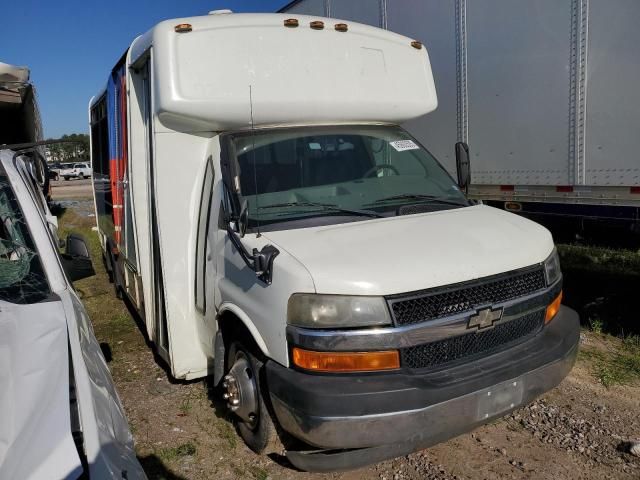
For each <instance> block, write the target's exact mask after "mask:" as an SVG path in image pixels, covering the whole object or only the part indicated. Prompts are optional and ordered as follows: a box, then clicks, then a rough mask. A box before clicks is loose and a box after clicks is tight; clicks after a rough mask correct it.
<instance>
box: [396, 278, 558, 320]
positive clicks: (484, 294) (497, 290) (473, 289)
mask: <svg viewBox="0 0 640 480" xmlns="http://www.w3.org/2000/svg"><path fill="white" fill-rule="evenodd" d="M545 286H546V285H545V278H544V270H543V268H542V266H536V267H533V268H528V269H525V270H515V271H512V272H507V273H504V274H500V275H496V276H493V277H487V278H483V279H479V280H473V281H470V282H463V283H458V284H454V285H449V286H446V287H441V288H440V287H439V288H435V289H431V290H424V291H421V292H414V293H410V294H403V295H394V296H392V297H388V298H387V301H388V302H389V306H390V308H391V312H392V314H393V318H394V321H395V324H396V326H404V325H411V324H414V323H419V322H424V321H428V320H434V319H437V318H441V317H446V316H450V315H455V314H458V313H463V312H466V311H472V310H474V309H476V308H481V307H486V306H488V305H495V304H497V303H501V302H506V301H509V300H514V299H516V298H518V297H524V296H527V295H530V294H532V293H535V292H537V291H539V290H542V289H544V288H545Z"/></svg>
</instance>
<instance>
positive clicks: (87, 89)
mask: <svg viewBox="0 0 640 480" xmlns="http://www.w3.org/2000/svg"><path fill="white" fill-rule="evenodd" d="M287 3H289V2H288V1H287V0H208V1H203V0H173V1H172V0H106V1H105V0H63V1H52V0H40V1H36V0H19V1H2V4H3V5H2V18H3V22H2V28H1V29H0V45H2V47H1V48H0V62H5V63H11V64H14V65H27V66H28V67H30V68H31V80H32V82H33V83H34V84H35V85H36V89H37V91H38V98H39V102H40V111H41V114H42V119H43V123H44V131H45V136H46V137H47V138H49V137H59V136H61V135H62V134H64V133H87V132H88V127H87V105H88V103H89V99H90V98H91V96H92V95H94V94H95V93H96V92H97V91H98V90H99V89H100V88H102V86H103V85H104V84H105V83H106V80H107V75H108V73H109V70H110V69H111V67H112V66H113V65H114V63H115V62H116V61H117V60H118V58H119V57H120V56H121V55H122V53H123V52H124V51H125V49H126V48H127V47H128V46H129V44H130V43H131V41H132V40H133V39H134V38H135V37H136V36H137V35H139V34H141V33H144V32H145V31H147V30H148V29H149V28H150V27H152V26H153V25H154V24H156V23H158V22H159V21H160V20H164V19H166V18H174V17H185V16H192V15H203V14H206V13H207V12H209V11H210V10H216V9H220V8H230V9H231V10H233V11H234V12H274V11H276V10H277V9H278V8H280V7H282V6H283V5H286V4H287Z"/></svg>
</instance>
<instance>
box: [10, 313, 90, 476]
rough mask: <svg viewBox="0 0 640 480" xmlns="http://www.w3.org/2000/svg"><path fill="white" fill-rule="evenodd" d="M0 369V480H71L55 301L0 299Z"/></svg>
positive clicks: (76, 463)
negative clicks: (59, 479) (7, 479)
mask: <svg viewBox="0 0 640 480" xmlns="http://www.w3.org/2000/svg"><path fill="white" fill-rule="evenodd" d="M0 365H1V366H2V368H0V478H21V479H29V480H38V479H48V478H77V477H78V476H79V475H80V473H82V465H81V463H80V457H79V456H78V451H77V450H76V446H75V443H74V441H73V436H72V434H71V416H70V407H69V347H68V336H67V324H66V318H65V313H64V310H63V308H62V305H61V302H59V301H48V302H41V303H35V304H31V305H17V304H11V303H7V302H3V301H0Z"/></svg>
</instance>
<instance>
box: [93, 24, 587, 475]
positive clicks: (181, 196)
mask: <svg viewBox="0 0 640 480" xmlns="http://www.w3.org/2000/svg"><path fill="white" fill-rule="evenodd" d="M436 105H437V96H436V90H435V86H434V82H433V77H432V74H431V65H430V62H429V57H428V55H427V52H426V49H425V48H424V46H423V45H422V44H421V43H420V42H417V41H415V40H413V39H411V38H407V37H404V36H401V35H398V34H395V33H391V32H386V31H384V30H381V29H378V28H374V27H370V26H365V25H362V24H358V23H352V22H338V21H335V20H331V19H329V18H324V17H318V16H304V15H293V16H292V15H277V14H263V15H258V14H243V15H236V14H229V13H214V14H211V15H208V16H202V17H191V18H181V19H175V20H168V21H165V22H162V23H160V24H158V25H157V26H155V27H154V28H153V29H151V30H150V31H149V32H147V33H145V34H144V35H142V36H140V37H138V38H136V39H135V40H134V41H133V43H132V44H131V46H130V48H129V49H128V50H127V52H126V54H125V55H124V56H123V57H122V59H121V60H120V61H119V62H118V63H117V64H116V66H115V67H114V68H113V69H112V71H111V74H110V75H109V80H108V84H107V87H106V89H105V90H104V91H102V92H100V93H99V94H98V95H97V96H95V97H94V98H93V99H92V100H91V103H90V119H91V145H92V162H93V172H94V176H93V182H94V192H95V203H96V217H97V219H98V229H99V235H100V239H101V242H102V246H103V249H104V256H105V261H106V263H107V266H108V268H109V270H110V271H111V272H112V276H113V280H114V283H115V285H116V291H117V292H118V293H119V294H125V295H126V296H127V297H128V298H129V300H130V301H131V303H132V304H133V305H134V306H135V308H136V309H137V311H138V313H139V314H140V316H141V317H142V319H143V322H144V325H145V326H146V331H147V333H148V335H149V338H150V339H151V340H152V341H153V343H154V346H155V348H156V350H157V351H158V353H159V355H160V356H161V357H162V358H163V359H164V360H165V361H166V362H167V364H168V365H169V368H170V370H171V373H172V374H173V375H174V376H175V377H176V378H183V379H193V378H199V377H204V376H207V375H212V376H213V382H214V383H215V384H216V385H219V386H220V387H221V389H222V390H223V393H224V398H225V399H226V400H227V403H228V407H229V408H230V410H231V411H232V412H233V413H234V418H235V419H236V421H237V424H238V430H239V433H240V434H241V436H242V437H243V439H244V440H245V442H246V443H247V444H248V445H249V446H250V447H251V448H252V449H253V450H254V451H256V452H262V451H264V450H265V449H267V448H269V447H270V446H271V445H272V444H273V441H274V439H275V436H276V429H275V428H274V423H279V424H280V426H281V427H282V428H281V429H279V430H278V431H279V432H281V434H282V435H289V436H293V437H295V438H297V439H298V440H299V442H298V443H297V444H298V445H299V448H297V449H293V450H288V451H287V456H288V458H289V459H290V461H291V462H292V463H293V464H294V465H296V466H297V467H299V468H302V469H306V470H336V469H343V468H349V467H355V466H358V465H363V464H365V463H368V462H373V461H378V460H382V459H386V458H391V457H395V456H398V455H403V454H406V453H408V452H411V451H413V450H416V449H419V448H424V447H426V446H428V445H431V444H434V443H436V442H439V441H443V440H445V439H447V438H449V437H451V436H454V435H457V434H459V433H462V432H464V431H468V430H469V429H472V428H474V427H476V426H478V425H480V424H482V423H485V422H487V421H490V420H492V419H494V418H497V417H499V416H501V415H504V414H505V413H506V412H509V411H511V410H512V409H514V408H517V407H518V406H520V405H523V404H526V403H527V402H530V401H531V400H532V399H533V398H535V397H536V396H538V395H540V394H541V393H543V392H545V391H547V390H548V389H550V388H552V387H553V386H555V385H556V384H558V382H560V381H561V380H562V379H563V378H564V376H565V375H567V373H568V372H569V370H570V369H571V367H572V365H573V362H574V360H575V357H576V353H577V348H578V339H579V319H578V316H577V314H576V313H575V312H573V311H572V310H570V309H568V308H566V307H563V306H561V305H560V303H561V299H562V275H561V273H560V269H559V264H558V257H557V254H556V252H555V249H554V244H553V240H552V238H551V235H550V234H549V232H548V231H547V230H545V229H544V228H543V227H541V226H539V225H537V224H535V223H533V222H531V221H529V220H527V219H524V218H522V217H518V216H516V215H512V214H510V213H507V212H504V211H501V210H498V209H494V208H491V207H488V206H484V205H474V204H472V203H471V202H469V201H468V200H467V198H466V197H465V196H464V194H463V193H462V192H461V191H460V188H459V186H458V185H456V182H455V181H454V180H453V179H452V178H451V177H450V176H449V174H448V173H447V172H446V170H445V169H444V168H443V167H442V166H441V165H440V164H439V163H438V161H437V160H436V159H435V158H434V157H433V156H432V155H431V154H430V153H429V152H428V151H427V150H426V149H425V148H424V147H422V146H421V145H420V144H419V143H418V142H417V141H416V140H415V139H414V138H413V137H411V136H410V135H409V134H408V133H407V132H406V131H405V130H403V129H402V128H401V127H399V126H398V125H399V124H401V123H405V122H407V121H409V120H411V119H414V118H417V117H420V116H421V115H424V114H427V113H429V112H431V111H433V110H434V109H435V108H436ZM450 147H451V150H452V151H453V148H454V144H453V142H452V144H451V146H450ZM464 147H465V146H464V145H462V144H458V145H457V148H456V150H457V153H458V164H459V167H460V170H459V177H460V179H461V181H460V183H461V184H464V183H465V181H466V178H467V175H466V174H465V169H466V165H467V163H468V162H467V160H468V158H466V149H465V148H464ZM287 444H288V445H291V443H288V442H287Z"/></svg>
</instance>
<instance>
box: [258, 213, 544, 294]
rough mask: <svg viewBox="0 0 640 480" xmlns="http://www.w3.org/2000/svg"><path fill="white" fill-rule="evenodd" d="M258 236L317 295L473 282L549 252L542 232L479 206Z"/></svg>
mask: <svg viewBox="0 0 640 480" xmlns="http://www.w3.org/2000/svg"><path fill="white" fill-rule="evenodd" d="M264 236H265V237H266V238H267V239H268V240H269V241H271V242H272V243H274V244H275V245H276V246H277V247H278V248H280V249H282V250H284V251H286V252H288V253H289V254H290V255H292V256H293V257H295V258H296V259H297V260H298V261H299V262H301V263H302V264H303V265H304V266H305V267H306V268H307V270H308V271H309V273H310V275H311V277H312V279H313V282H314V284H315V288H316V292H317V293H334V294H347V295H391V294H396V293H403V292H411V291H416V290H422V289H426V288H432V287H437V286H442V285H448V284H452V283H457V282H463V281H467V280H473V279H476V278H481V277H485V276H489V275H494V274H498V273H502V272H506V271H509V270H515V269H518V268H522V267H527V266H530V265H533V264H536V263H539V262H542V261H544V260H545V258H546V257H547V256H548V255H549V254H550V253H551V251H552V250H553V240H552V238H551V234H550V233H549V232H548V230H546V229H545V228H544V227H542V226H540V225H538V224H537V223H534V222H532V221H530V220H527V219H525V218H523V217H520V216H518V215H514V214H511V213H508V212H505V211H502V210H498V209H495V208H491V207H488V206H485V205H476V206H471V207H465V208H459V209H454V210H443V211H439V212H430V213H425V214H418V215H405V216H399V217H391V218H384V219H375V220H366V221H360V222H351V223H343V224H339V225H331V226H323V227H313V228H303V229H293V230H281V231H275V232H265V233H264ZM275 261H276V262H277V261H278V259H277V258H276V260H275ZM274 281H277V279H274Z"/></svg>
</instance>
